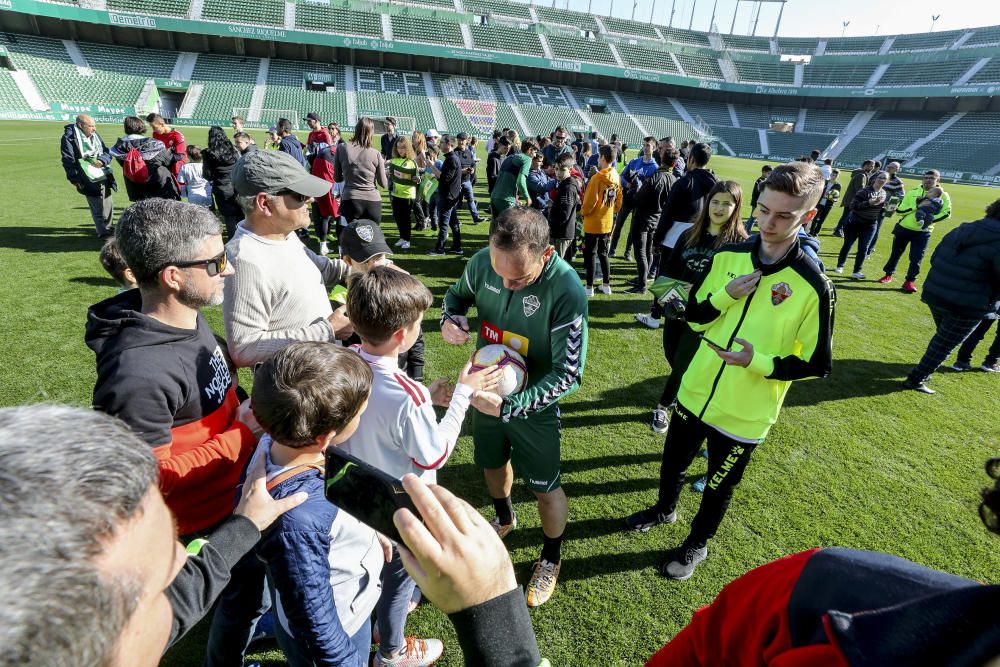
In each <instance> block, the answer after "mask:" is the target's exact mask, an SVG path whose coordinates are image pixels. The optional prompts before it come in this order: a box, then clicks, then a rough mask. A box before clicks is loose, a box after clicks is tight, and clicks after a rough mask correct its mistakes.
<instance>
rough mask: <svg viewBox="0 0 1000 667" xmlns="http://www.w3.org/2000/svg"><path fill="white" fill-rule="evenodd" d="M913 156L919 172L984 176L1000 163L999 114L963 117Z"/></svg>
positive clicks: (973, 114) (986, 113)
mask: <svg viewBox="0 0 1000 667" xmlns="http://www.w3.org/2000/svg"><path fill="white" fill-rule="evenodd" d="M916 153H917V155H918V156H923V158H924V159H923V160H922V161H921V162H920V165H919V166H920V167H922V168H926V169H930V168H937V169H955V170H958V171H967V172H973V173H981V172H985V171H987V170H988V169H991V168H992V167H995V166H996V165H997V163H1000V112H995V111H989V112H979V113H970V114H966V115H965V116H963V117H962V118H961V119H960V120H959V121H958V122H956V123H955V124H954V125H952V126H951V127H949V128H948V129H947V130H945V131H944V132H943V133H941V135H940V136H938V137H937V138H935V139H934V140H932V141H929V142H928V143H926V144H924V145H923V146H921V147H920V148H919V149H917V151H916ZM958 222H961V221H958Z"/></svg>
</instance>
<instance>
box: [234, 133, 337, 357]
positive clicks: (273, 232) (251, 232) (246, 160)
mask: <svg viewBox="0 0 1000 667" xmlns="http://www.w3.org/2000/svg"><path fill="white" fill-rule="evenodd" d="M232 181H233V188H234V189H235V190H236V201H237V203H238V204H239V205H240V206H241V207H242V208H243V213H244V215H245V216H246V219H245V220H243V221H242V222H240V223H239V225H237V227H236V234H235V235H234V236H233V238H232V240H230V241H229V244H228V245H227V246H226V249H227V251H228V253H229V259H230V260H231V261H232V263H233V268H234V269H235V270H236V275H235V276H233V277H232V278H231V279H230V280H228V281H226V292H225V294H226V298H225V301H224V302H223V305H222V319H223V321H224V322H225V325H226V338H227V340H228V341H229V352H230V354H231V355H232V358H233V362H234V363H235V364H236V365H237V366H239V367H245V366H253V365H254V364H257V363H260V362H262V361H265V360H267V359H269V358H270V357H271V356H273V355H274V354H275V353H276V352H278V351H279V350H281V349H283V348H285V347H286V346H288V345H289V344H291V343H294V342H297V341H337V340H343V339H345V338H348V337H349V336H350V335H351V334H352V333H354V330H353V329H352V328H351V323H350V321H349V320H348V319H347V315H346V312H345V309H344V307H343V306H341V307H340V308H338V309H337V310H333V308H332V307H331V305H330V298H329V292H328V290H327V286H328V285H334V284H337V283H341V282H343V281H344V279H345V278H346V277H347V274H348V273H349V272H350V269H349V267H348V266H347V264H346V263H344V261H343V260H340V259H330V258H328V257H326V256H325V255H318V254H316V253H315V252H313V251H312V250H311V249H309V248H307V247H306V246H304V245H303V244H302V241H301V240H300V239H299V237H298V236H297V235H296V231H297V230H300V229H305V228H307V227H308V226H309V204H310V203H311V202H312V200H313V198H314V197H322V196H323V195H325V194H326V193H328V192H329V191H330V188H331V187H332V184H331V183H330V182H329V181H326V180H324V179H322V178H318V177H316V176H312V175H311V174H309V173H308V172H307V171H306V170H305V169H304V168H303V167H302V165H300V164H299V163H298V161H296V160H295V159H294V158H293V157H291V156H290V155H288V154H287V153H281V152H277V151H256V152H253V153H248V154H247V155H244V156H243V157H242V158H240V160H239V161H238V162H237V163H236V165H235V166H234V167H233V173H232Z"/></svg>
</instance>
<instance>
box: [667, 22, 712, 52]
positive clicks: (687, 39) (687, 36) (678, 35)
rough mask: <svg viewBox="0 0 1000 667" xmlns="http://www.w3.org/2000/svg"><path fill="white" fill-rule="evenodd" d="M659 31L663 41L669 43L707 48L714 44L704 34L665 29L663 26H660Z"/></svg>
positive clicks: (678, 29)
mask: <svg viewBox="0 0 1000 667" xmlns="http://www.w3.org/2000/svg"><path fill="white" fill-rule="evenodd" d="M659 30H660V34H661V35H663V39H665V40H667V41H668V42H676V43H677V44H688V45H690V46H703V47H706V48H708V47H711V46H712V43H711V42H710V41H708V35H707V34H705V33H703V32H696V31H693V30H681V29H680V28H664V27H663V26H659Z"/></svg>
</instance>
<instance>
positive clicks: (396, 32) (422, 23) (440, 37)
mask: <svg viewBox="0 0 1000 667" xmlns="http://www.w3.org/2000/svg"><path fill="white" fill-rule="evenodd" d="M391 20H392V35H393V38H394V39H398V40H402V41H408V42H420V43H425V42H426V43H430V44H447V45H449V46H463V45H464V42H463V41H462V31H461V30H459V28H458V24H457V23H450V22H447V21H435V20H433V19H428V18H423V17H421V18H420V20H414V19H413V18H412V17H410V16H405V15H396V16H392V17H391Z"/></svg>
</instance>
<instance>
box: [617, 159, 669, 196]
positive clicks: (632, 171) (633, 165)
mask: <svg viewBox="0 0 1000 667" xmlns="http://www.w3.org/2000/svg"><path fill="white" fill-rule="evenodd" d="M659 168H660V165H659V164H657V163H656V160H654V159H653V158H649V162H645V161H643V158H642V156H641V155H640V156H639V157H637V158H635V159H634V160H632V161H630V162H629V163H628V166H626V167H625V171H623V172H622V182H623V183H624V184H625V189H626V190H628V191H634V190H635V188H636V186H637V185H639V181H641V180H642V179H644V178H649V177H650V176H652V175H653V174H655V173H656V170H657V169H659Z"/></svg>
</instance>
